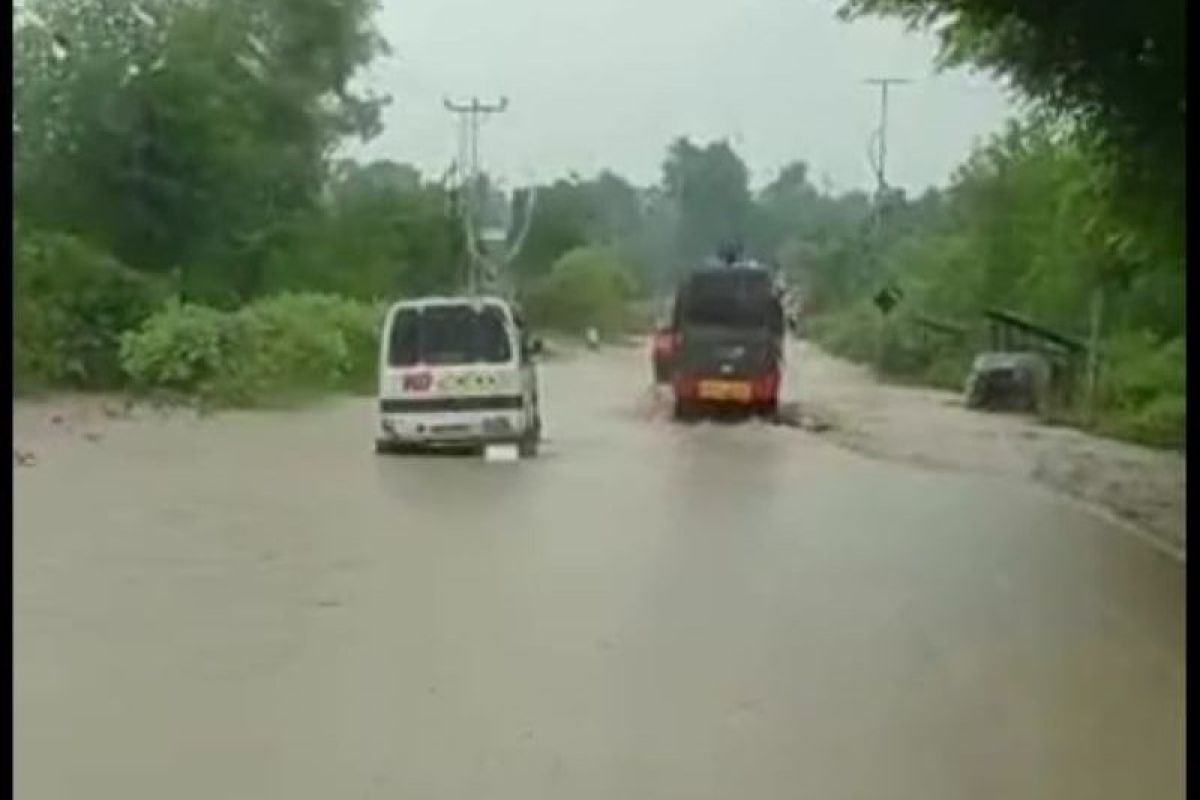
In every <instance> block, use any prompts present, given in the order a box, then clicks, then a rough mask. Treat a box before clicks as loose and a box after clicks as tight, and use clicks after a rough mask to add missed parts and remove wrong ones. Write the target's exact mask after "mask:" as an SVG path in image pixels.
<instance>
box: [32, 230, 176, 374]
mask: <svg viewBox="0 0 1200 800" xmlns="http://www.w3.org/2000/svg"><path fill="white" fill-rule="evenodd" d="M12 269H13V280H12V290H13V296H12V310H13V323H12V324H13V327H12V333H13V343H12V348H13V349H12V353H13V389H14V392H15V393H18V394H21V393H26V392H30V391H36V390H39V389H48V388H53V387H70V388H78V389H111V388H115V387H116V386H118V385H120V383H121V382H122V377H123V376H122V372H121V368H120V355H119V351H120V338H121V335H122V334H123V333H124V332H125V331H128V330H132V329H134V328H136V327H137V326H138V325H140V324H141V323H142V322H143V321H144V320H145V319H146V318H147V317H149V316H150V314H151V313H153V311H154V309H155V308H156V307H158V305H159V304H160V303H161V302H162V299H163V298H164V296H165V287H164V285H163V284H162V283H161V282H159V281H156V280H154V279H152V278H149V277H146V276H144V275H142V274H140V273H138V272H135V271H134V270H132V269H130V268H128V267H126V266H124V265H123V264H121V263H120V262H118V261H116V260H115V259H113V258H112V257H111V256H109V255H107V254H106V253H103V252H101V251H100V250H97V249H96V248H94V247H92V246H91V245H89V244H88V243H86V242H83V241H81V240H79V239H77V238H75V237H73V236H69V235H66V234H61V233H45V232H41V231H34V230H29V229H27V228H25V227H24V226H22V225H20V224H19V223H16V222H14V224H13V264H12Z"/></svg>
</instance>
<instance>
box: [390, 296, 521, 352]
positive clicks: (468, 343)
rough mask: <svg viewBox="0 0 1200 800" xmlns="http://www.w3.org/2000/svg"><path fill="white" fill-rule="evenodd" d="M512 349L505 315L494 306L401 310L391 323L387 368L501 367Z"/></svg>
mask: <svg viewBox="0 0 1200 800" xmlns="http://www.w3.org/2000/svg"><path fill="white" fill-rule="evenodd" d="M511 358H512V346H511V343H510V341H509V335H508V327H507V325H506V324H505V316H504V313H503V312H502V311H501V310H500V309H499V308H497V307H496V306H494V305H484V306H481V307H480V308H478V309H476V308H473V307H471V306H468V305H445V306H427V307H425V308H421V309H416V308H413V309H401V310H400V311H397V312H396V316H395V319H394V320H393V321H392V331H391V337H390V341H389V344H388V364H390V365H391V366H393V367H408V366H413V365H415V364H429V365H434V366H437V365H451V364H478V363H487V364H502V363H504V362H507V361H509V360H511Z"/></svg>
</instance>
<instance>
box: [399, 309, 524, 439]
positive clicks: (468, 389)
mask: <svg viewBox="0 0 1200 800" xmlns="http://www.w3.org/2000/svg"><path fill="white" fill-rule="evenodd" d="M540 351H541V343H540V342H539V341H537V340H532V339H530V338H529V337H528V334H527V332H526V331H525V329H524V325H523V324H522V323H521V321H520V317H519V315H518V314H517V313H516V312H515V311H514V309H513V307H512V306H511V305H510V304H509V303H508V302H507V301H505V300H503V299H502V298H499V297H429V298H423V299H419V300H405V301H402V302H399V303H396V304H395V305H393V306H392V307H391V308H390V309H389V310H388V313H387V315H386V317H385V319H384V323H383V330H382V335H381V336H380V353H379V410H378V420H377V424H376V431H375V450H376V452H379V453H392V452H399V451H402V450H405V449H409V448H413V447H441V446H456V447H462V446H468V447H482V446H484V445H487V444H491V443H504V444H516V445H517V446H518V447H519V450H520V453H521V455H522V456H525V457H530V456H533V455H536V453H537V447H538V442H539V440H540V438H541V430H542V420H541V412H540V409H539V405H538V386H537V373H536V367H535V363H534V357H535V356H536V355H537V354H538V353H540Z"/></svg>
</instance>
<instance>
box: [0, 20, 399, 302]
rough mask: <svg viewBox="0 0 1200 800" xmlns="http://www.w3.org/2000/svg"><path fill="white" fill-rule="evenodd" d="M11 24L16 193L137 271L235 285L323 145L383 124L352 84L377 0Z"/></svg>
mask: <svg viewBox="0 0 1200 800" xmlns="http://www.w3.org/2000/svg"><path fill="white" fill-rule="evenodd" d="M27 6H28V13H26V14H25V15H23V16H22V17H21V18H20V19H19V20H18V21H17V28H16V30H15V31H14V60H13V73H14V92H13V116H14V130H15V131H16V137H15V139H16V140H15V142H14V152H13V168H14V203H15V205H16V207H17V208H18V209H19V210H20V212H21V213H22V214H23V215H24V216H26V217H27V218H28V219H29V220H30V221H31V222H33V223H35V224H37V225H39V226H42V227H47V228H54V229H60V230H64V231H68V232H70V233H73V234H77V235H80V236H82V237H84V238H86V239H88V240H90V241H94V242H96V243H97V244H98V245H100V246H101V247H102V248H103V249H106V250H108V251H110V252H112V253H113V254H114V255H115V256H117V257H118V258H119V259H120V260H122V261H124V262H125V263H128V264H130V265H131V266H134V267H137V268H140V269H146V270H152V271H158V272H165V271H167V270H170V269H174V268H176V267H182V268H183V269H184V274H185V279H186V281H185V282H186V283H187V284H188V285H189V286H190V285H193V284H194V285H196V286H199V287H203V288H205V289H212V288H213V287H220V288H221V289H222V290H223V291H222V293H223V294H228V295H230V296H232V297H246V296H249V295H252V294H253V293H255V292H256V291H257V290H258V289H259V288H260V282H261V270H262V266H263V263H264V259H265V257H266V254H267V253H268V252H269V251H270V250H271V249H272V247H273V246H274V245H275V243H276V241H277V239H278V237H279V236H280V235H282V234H283V233H284V232H286V230H287V228H288V226H289V224H290V223H291V222H292V218H293V217H294V216H295V215H297V214H303V213H305V212H306V211H308V210H309V209H311V208H312V207H313V205H314V204H315V202H316V201H317V199H318V197H319V193H320V189H321V186H322V183H323V181H324V178H325V173H326V171H327V166H328V163H327V162H328V158H329V155H330V154H331V152H332V149H333V146H334V145H335V144H336V143H337V142H338V141H339V140H340V139H341V138H343V137H345V136H347V135H351V134H357V135H362V136H368V135H371V134H373V133H374V132H375V131H376V130H377V129H378V111H379V107H380V104H381V102H382V101H381V100H380V99H379V98H374V97H370V96H359V95H355V94H354V93H353V92H351V91H350V90H349V88H348V82H349V80H350V78H351V77H352V76H353V74H354V73H355V72H356V71H357V69H358V68H360V67H361V66H363V65H364V64H366V63H367V62H368V61H369V60H370V59H371V58H372V57H373V56H374V55H375V54H376V53H377V52H379V51H380V50H381V49H382V48H383V42H382V40H381V39H380V38H379V37H378V35H377V34H376V33H375V31H374V29H373V28H372V27H371V24H370V14H371V12H372V10H373V8H374V4H373V2H372V0H346V1H345V2H340V1H338V0H304V2H288V1H287V0H267V1H266V2H253V1H252V0H207V2H197V3H175V2H168V0H111V2H107V3H104V4H101V5H96V4H89V3H80V2H73V0H31V2H29V3H28V4H27Z"/></svg>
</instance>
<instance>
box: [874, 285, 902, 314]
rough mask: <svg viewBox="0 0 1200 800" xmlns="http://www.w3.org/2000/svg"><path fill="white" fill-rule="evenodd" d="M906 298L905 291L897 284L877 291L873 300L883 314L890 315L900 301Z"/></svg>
mask: <svg viewBox="0 0 1200 800" xmlns="http://www.w3.org/2000/svg"><path fill="white" fill-rule="evenodd" d="M903 298H904V292H902V291H900V289H899V288H897V287H896V286H885V287H883V288H882V289H880V290H879V291H878V292H876V293H875V297H874V298H873V302H874V303H875V307H876V308H878V309H879V312H880V313H881V314H883V315H885V316H886V315H888V314H890V313H891V312H892V309H893V308H895V307H896V306H897V305H898V304H899V303H900V301H901V300H902V299H903Z"/></svg>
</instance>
